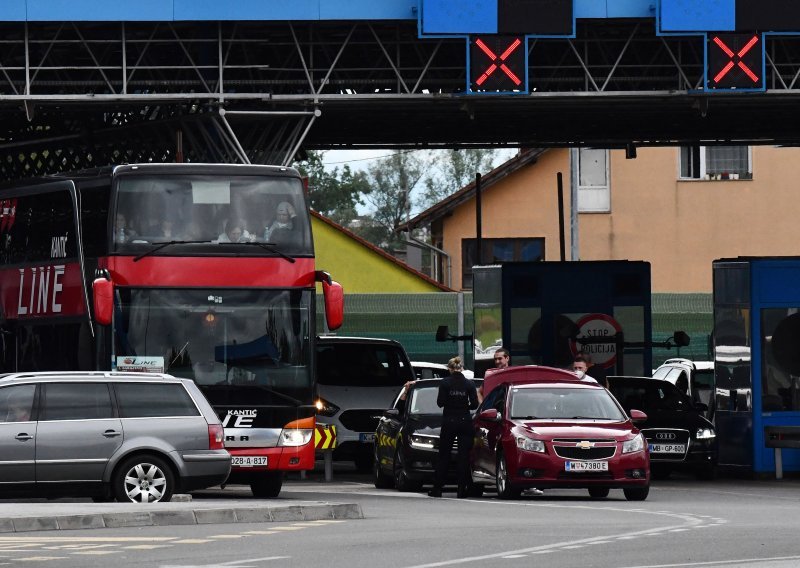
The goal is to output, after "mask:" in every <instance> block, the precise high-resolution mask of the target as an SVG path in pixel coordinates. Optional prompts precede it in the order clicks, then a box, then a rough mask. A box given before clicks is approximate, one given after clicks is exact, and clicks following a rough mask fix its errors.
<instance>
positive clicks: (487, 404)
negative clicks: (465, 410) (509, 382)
mask: <svg viewBox="0 0 800 568" xmlns="http://www.w3.org/2000/svg"><path fill="white" fill-rule="evenodd" d="M505 395H506V387H504V386H502V387H497V388H496V389H494V390H493V391H492V392H490V393H489V394H488V396H487V397H486V398H485V399H484V400H483V404H482V405H481V407H480V410H489V409H492V408H494V409H495V410H497V412H500V413H502V412H503V407H504V406H505Z"/></svg>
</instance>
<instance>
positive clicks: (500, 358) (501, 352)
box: [494, 347, 511, 369]
mask: <svg viewBox="0 0 800 568" xmlns="http://www.w3.org/2000/svg"><path fill="white" fill-rule="evenodd" d="M510 364H511V353H509V351H508V349H506V348H505V347H501V348H500V349H498V350H497V351H495V352H494V368H495V369H507V368H508V366H509V365H510Z"/></svg>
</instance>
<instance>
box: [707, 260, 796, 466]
mask: <svg viewBox="0 0 800 568" xmlns="http://www.w3.org/2000/svg"><path fill="white" fill-rule="evenodd" d="M713 276H714V363H715V365H714V367H715V386H716V397H715V399H716V400H715V404H716V410H715V426H716V428H717V439H718V440H719V464H720V465H721V466H735V467H738V468H741V469H742V470H744V471H746V470H750V471H752V472H753V473H755V474H765V473H771V472H775V475H776V477H781V476H782V472H783V471H792V472H800V257H742V258H735V259H719V260H716V261H714V263H713Z"/></svg>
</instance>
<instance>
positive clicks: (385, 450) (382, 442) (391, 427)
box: [375, 398, 406, 466]
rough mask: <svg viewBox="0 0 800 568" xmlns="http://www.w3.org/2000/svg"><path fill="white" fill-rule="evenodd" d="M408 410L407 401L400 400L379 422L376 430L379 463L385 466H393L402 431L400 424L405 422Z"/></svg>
mask: <svg viewBox="0 0 800 568" xmlns="http://www.w3.org/2000/svg"><path fill="white" fill-rule="evenodd" d="M405 410H406V401H405V399H401V398H398V399H397V400H396V401H395V403H394V407H393V408H391V409H389V410H388V411H386V412H384V414H383V416H381V418H380V420H379V421H378V428H377V429H376V430H375V447H376V448H377V451H376V453H377V457H378V462H379V463H381V464H384V466H386V465H389V464H392V463H393V461H394V452H395V448H396V447H397V443H398V441H397V434H398V432H399V431H400V423H401V421H402V420H403V416H404V415H405Z"/></svg>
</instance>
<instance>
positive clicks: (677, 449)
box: [650, 444, 686, 454]
mask: <svg viewBox="0 0 800 568" xmlns="http://www.w3.org/2000/svg"><path fill="white" fill-rule="evenodd" d="M650 453H651V454H685V453H686V445H685V444H650Z"/></svg>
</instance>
